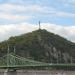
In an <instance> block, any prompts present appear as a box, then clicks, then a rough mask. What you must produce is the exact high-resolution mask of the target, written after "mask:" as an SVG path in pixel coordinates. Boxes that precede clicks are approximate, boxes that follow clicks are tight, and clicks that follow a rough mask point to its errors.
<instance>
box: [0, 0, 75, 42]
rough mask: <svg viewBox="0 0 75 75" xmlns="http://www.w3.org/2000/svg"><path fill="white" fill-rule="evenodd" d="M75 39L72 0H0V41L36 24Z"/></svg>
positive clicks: (23, 31)
mask: <svg viewBox="0 0 75 75" xmlns="http://www.w3.org/2000/svg"><path fill="white" fill-rule="evenodd" d="M39 21H40V22H41V29H46V30H48V31H49V32H53V33H55V34H58V35H60V36H62V37H64V38H66V39H68V40H70V41H72V42H75V0H0V41H4V40H7V39H8V38H9V37H11V36H17V35H20V34H24V33H28V32H31V31H34V30H36V29H38V28H39V25H38V22H39Z"/></svg>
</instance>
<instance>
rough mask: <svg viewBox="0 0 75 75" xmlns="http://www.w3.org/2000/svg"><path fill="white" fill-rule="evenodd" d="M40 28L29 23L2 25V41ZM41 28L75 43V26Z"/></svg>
mask: <svg viewBox="0 0 75 75" xmlns="http://www.w3.org/2000/svg"><path fill="white" fill-rule="evenodd" d="M38 28H39V26H38V25H33V24H29V23H20V24H11V25H0V35H1V37H0V41H3V40H5V39H8V38H9V37H10V36H16V35H20V34H24V33H28V32H31V31H34V30H37V29H38ZM41 28H42V29H46V30H48V31H49V32H53V33H55V34H59V35H61V36H62V37H65V38H67V39H68V40H71V41H73V42H75V38H74V37H75V26H60V25H56V24H50V23H41Z"/></svg>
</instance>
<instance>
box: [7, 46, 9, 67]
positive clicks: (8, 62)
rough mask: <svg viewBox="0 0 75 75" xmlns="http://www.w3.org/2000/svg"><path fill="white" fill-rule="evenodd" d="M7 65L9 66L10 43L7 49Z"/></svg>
mask: <svg viewBox="0 0 75 75" xmlns="http://www.w3.org/2000/svg"><path fill="white" fill-rule="evenodd" d="M7 67H9V45H8V50H7Z"/></svg>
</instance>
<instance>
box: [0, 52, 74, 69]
mask: <svg viewBox="0 0 75 75" xmlns="http://www.w3.org/2000/svg"><path fill="white" fill-rule="evenodd" d="M0 68H1V69H2V68H3V69H7V68H11V69H21V68H22V69H24V68H57V69H60V68H73V69H74V68H75V64H74V63H69V64H63V63H61V64H60V63H56V64H55V63H44V62H38V61H34V60H31V59H26V58H24V57H21V56H18V55H16V54H15V53H7V54H6V55H4V56H3V57H0Z"/></svg>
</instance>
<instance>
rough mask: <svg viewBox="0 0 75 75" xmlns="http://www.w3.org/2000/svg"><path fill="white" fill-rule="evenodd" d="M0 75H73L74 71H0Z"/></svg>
mask: <svg viewBox="0 0 75 75" xmlns="http://www.w3.org/2000/svg"><path fill="white" fill-rule="evenodd" d="M0 75H75V71H55V70H53V71H50V70H17V71H7V70H0Z"/></svg>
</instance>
